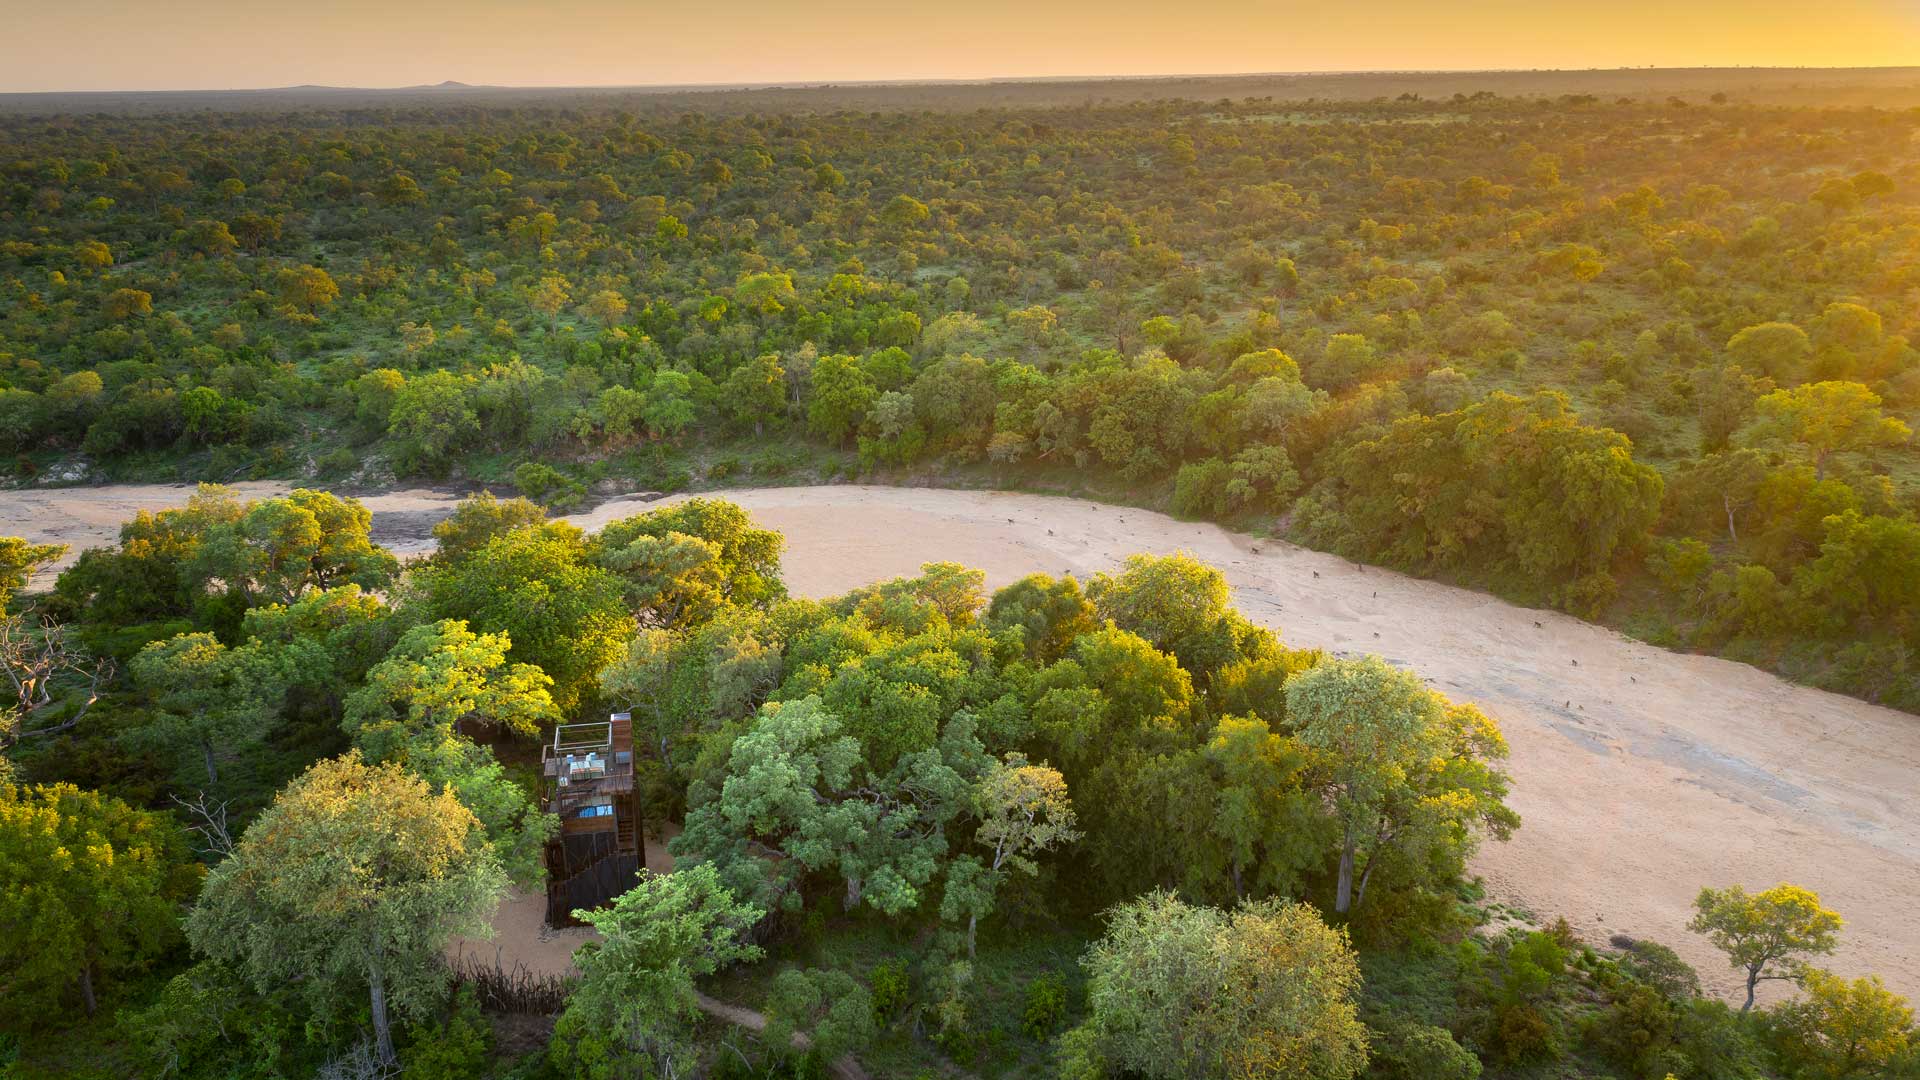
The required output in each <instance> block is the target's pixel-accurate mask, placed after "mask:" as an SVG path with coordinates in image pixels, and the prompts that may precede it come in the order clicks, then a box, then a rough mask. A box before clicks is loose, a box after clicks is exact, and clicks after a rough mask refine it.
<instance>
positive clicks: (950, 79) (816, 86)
mask: <svg viewBox="0 0 1920 1080" xmlns="http://www.w3.org/2000/svg"><path fill="white" fill-rule="evenodd" d="M1683 71H1684V72H1713V71H1725V72H1755V71H1805V72H1894V71H1920V64H1854V65H1845V64H1842V65H1820V64H1735V65H1725V64H1697V65H1685V64H1671V65H1669V64H1646V65H1620V66H1615V67H1563V68H1556V67H1533V68H1526V67H1511V68H1499V67H1491V68H1322V69H1307V70H1299V71H1219V72H1159V73H1146V74H1103V75H991V76H987V75H983V76H966V75H955V76H918V77H915V76H902V77H899V78H880V79H833V78H818V79H815V78H806V79H770V80H764V81H762V80H747V81H731V82H684V83H579V84H564V83H556V84H533V85H522V84H508V83H467V82H462V81H460V80H457V79H447V80H444V81H442V82H437V83H407V84H403V85H397V86H343V85H335V84H331V83H293V84H289V85H284V86H228V87H200V88H190V87H121V88H115V89H105V90H99V89H95V90H80V89H61V90H0V97H54V96H68V95H111V94H274V93H290V92H301V91H305V92H323V91H334V92H342V93H354V92H357V93H388V94H391V93H405V92H408V91H441V92H445V93H459V92H461V91H465V90H495V91H519V92H535V91H648V92H654V93H671V92H674V91H693V92H702V91H704V92H718V91H752V90H830V89H835V88H839V87H886V86H902V87H906V86H992V85H1019V84H1024V83H1062V82H1069V83H1070V82H1163V81H1174V80H1194V79H1212V80H1223V81H1224V80H1232V79H1271V78H1313V77H1334V76H1366V75H1566V74H1579V73H1616V72H1622V73H1623V72H1650V73H1651V72H1683Z"/></svg>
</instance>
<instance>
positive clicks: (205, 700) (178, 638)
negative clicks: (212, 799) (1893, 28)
mask: <svg viewBox="0 0 1920 1080" xmlns="http://www.w3.org/2000/svg"><path fill="white" fill-rule="evenodd" d="M285 660H286V658H285V657H283V656H282V655H281V654H279V653H278V652H276V651H275V650H271V649H267V648H263V647H261V646H259V645H257V644H252V643H250V644H248V645H243V646H241V647H239V648H234V649H230V648H228V647H227V646H225V645H223V644H221V643H220V640H219V639H218V638H216V637H214V636H213V635H212V634H207V633H194V634H177V635H175V636H174V637H172V638H169V639H168V640H166V641H156V642H154V643H152V644H150V645H148V646H147V647H146V648H144V649H142V650H140V652H139V654H138V655H136V656H135V657H134V658H133V661H132V663H131V664H129V665H128V668H129V671H130V673H131V674H132V675H133V680H134V683H135V685H137V686H139V687H140V688H141V689H142V690H143V691H145V692H146V693H147V694H149V695H150V696H151V697H152V699H153V702H154V704H155V705H156V706H157V707H158V708H159V710H160V712H159V715H158V716H157V717H156V718H155V719H154V720H153V721H152V722H151V723H150V724H149V725H148V726H147V727H146V728H145V729H143V730H142V731H140V732H139V733H138V734H137V736H136V740H137V741H138V742H141V743H146V744H149V745H154V746H160V747H165V748H168V749H172V750H175V751H177V752H179V753H180V754H181V756H183V757H186V758H188V759H189V760H191V759H192V758H194V757H197V758H198V759H199V763H200V764H201V765H202V766H203V767H204V768H205V769H206V772H207V784H208V786H210V787H211V786H214V785H217V784H219V782H220V769H219V760H220V758H222V757H230V756H232V755H233V754H234V753H235V752H236V751H239V750H242V749H245V748H247V747H250V746H257V745H259V744H260V743H261V742H263V741H264V740H265V739H266V736H267V732H268V731H269V730H270V729H271V728H272V726H273V725H274V723H275V722H277V721H278V719H279V715H280V707H281V705H282V703H283V701H284V699H285V697H286V692H287V686H288V683H289V682H290V681H291V677H292V672H291V671H289V670H288V668H287V666H286V664H285Z"/></svg>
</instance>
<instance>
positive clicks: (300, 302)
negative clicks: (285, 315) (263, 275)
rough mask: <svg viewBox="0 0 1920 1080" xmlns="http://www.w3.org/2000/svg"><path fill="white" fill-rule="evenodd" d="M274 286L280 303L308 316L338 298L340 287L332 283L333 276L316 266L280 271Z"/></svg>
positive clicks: (294, 267)
mask: <svg viewBox="0 0 1920 1080" xmlns="http://www.w3.org/2000/svg"><path fill="white" fill-rule="evenodd" d="M274 284H275V286H276V287H278V288H279V290H280V301H281V303H284V304H286V305H287V306H288V307H290V308H293V309H294V310H295V311H304V312H307V313H309V314H311V313H312V312H315V311H318V310H319V309H321V308H323V307H326V306H327V305H328V304H331V303H333V302H334V300H336V299H338V298H339V296H340V286H339V285H337V284H335V283H334V280H333V275H332V274H329V273H327V272H326V271H325V270H322V269H320V268H319V267H317V266H292V267H288V268H287V269H285V270H282V271H280V274H279V276H278V277H276V278H275V279H274Z"/></svg>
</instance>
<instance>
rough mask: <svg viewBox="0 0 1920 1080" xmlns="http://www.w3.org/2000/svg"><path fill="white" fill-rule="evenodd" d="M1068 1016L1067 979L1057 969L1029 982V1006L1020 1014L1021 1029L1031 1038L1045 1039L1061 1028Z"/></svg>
mask: <svg viewBox="0 0 1920 1080" xmlns="http://www.w3.org/2000/svg"><path fill="white" fill-rule="evenodd" d="M1066 1018H1067V980H1066V979H1065V978H1064V977H1063V976H1061V974H1060V973H1059V972H1057V971H1049V972H1047V973H1046V974H1044V975H1041V976H1039V977H1037V978H1035V979H1034V980H1033V981H1032V982H1030V983H1028V984H1027V1006H1026V1008H1025V1009H1024V1010H1022V1011H1021V1014H1020V1029H1021V1030H1022V1031H1025V1032H1026V1033H1027V1037H1028V1038H1030V1039H1036V1040H1038V1039H1044V1038H1046V1037H1047V1036H1049V1035H1052V1034H1053V1033H1054V1032H1055V1031H1058V1030H1059V1029H1060V1025H1061V1023H1062V1022H1064V1021H1065V1020H1066Z"/></svg>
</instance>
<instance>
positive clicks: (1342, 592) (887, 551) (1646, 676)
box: [0, 484, 1920, 996]
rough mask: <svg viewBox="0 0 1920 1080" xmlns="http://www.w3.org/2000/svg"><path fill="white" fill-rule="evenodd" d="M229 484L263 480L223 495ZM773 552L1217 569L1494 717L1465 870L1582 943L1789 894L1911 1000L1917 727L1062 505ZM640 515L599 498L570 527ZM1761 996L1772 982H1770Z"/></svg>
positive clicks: (1846, 964) (1008, 571)
mask: <svg viewBox="0 0 1920 1080" xmlns="http://www.w3.org/2000/svg"><path fill="white" fill-rule="evenodd" d="M241 487H242V490H243V492H244V493H246V494H248V495H265V494H273V493H276V492H278V491H280V490H282V488H281V487H280V486H278V485H272V484H257V485H241ZM190 493H191V489H190V488H187V487H167V486H152V487H147V486H122V487H101V488H70V489H63V490H36V491H20V492H0V535H24V536H27V537H29V538H31V539H35V540H40V541H60V542H64V543H69V544H73V545H74V546H75V549H76V550H77V549H78V548H80V547H83V546H88V545H93V544H99V543H106V542H110V541H111V540H112V538H113V537H114V535H115V531H116V528H117V525H118V523H119V522H120V521H121V520H123V519H125V518H127V517H130V516H131V515H132V514H133V513H134V512H135V511H136V510H139V509H157V508H161V507H165V506H171V505H177V504H178V503H180V502H182V501H184V500H185V498H186V496H187V495H188V494H190ZM724 497H726V498H729V499H733V500H734V501H737V502H739V503H740V504H741V505H743V506H745V507H746V508H747V509H749V510H750V511H752V512H753V514H754V516H755V517H756V518H758V519H759V520H760V522H761V523H762V524H764V525H766V526H767V527H770V528H774V529H778V530H780V531H781V532H783V533H785V534H786V535H787V538H788V549H787V553H786V558H785V566H786V575H787V580H788V583H789V585H790V587H791V588H792V589H793V591H794V592H796V593H798V594H802V595H809V596H823V595H831V594H834V593H838V592H842V591H845V590H846V589H848V588H851V587H853V586H856V585H862V584H866V583H868V582H872V581H876V580H881V579H884V578H888V577H893V576H897V575H901V574H910V573H913V572H914V571H915V570H916V569H917V568H918V567H919V565H920V564H921V563H923V562H927V561H930V560H935V559H946V560H952V561H955V562H961V563H965V564H967V565H970V566H977V567H980V568H981V569H983V570H985V571H986V572H987V580H988V584H989V586H999V585H1003V584H1006V583H1007V582H1010V581H1012V580H1014V579H1016V578H1018V577H1019V576H1021V575H1023V574H1026V573H1030V572H1033V571H1045V572H1047V573H1052V574H1059V573H1062V572H1068V571H1070V572H1072V573H1074V574H1076V575H1080V576H1083V577H1084V576H1086V575H1089V574H1092V573H1094V572H1097V571H1100V570H1104V569H1109V568H1111V567H1113V566H1115V565H1116V564H1118V562H1119V561H1120V560H1121V559H1123V558H1124V557H1125V556H1126V555H1128V554H1130V553H1133V552H1136V551H1147V552H1162V553H1164V552H1172V551H1178V550H1183V551H1187V552H1190V553H1192V554H1193V555H1195V556H1196V557H1198V558H1201V559H1203V560H1205V561H1207V562H1210V563H1212V564H1214V565H1216V566H1218V567H1220V568H1221V569H1222V570H1223V571H1225V573H1226V575H1227V578H1228V580H1229V581H1230V582H1231V583H1232V585H1233V587H1234V593H1235V601H1236V602H1237V603H1238V605H1239V606H1240V608H1241V610H1243V611H1244V612H1246V614H1247V615H1248V616H1249V617H1250V618H1252V619H1255V620H1257V621H1259V622H1262V623H1265V624H1266V625H1268V626H1271V627H1274V628H1275V629H1276V630H1278V631H1279V632H1280V633H1281V634H1282V636H1283V637H1284V638H1285V639H1286V640H1287V641H1288V642H1289V643H1290V644H1293V645H1296V646H1318V647H1321V648H1325V649H1328V650H1332V651H1336V652H1343V653H1350V654H1360V653H1369V652H1371V653H1378V654H1380V655H1381V656H1384V657H1386V658H1387V659H1389V660H1391V661H1393V662H1394V663H1397V664H1403V665H1406V666H1408V667H1410V668H1412V669H1414V670H1416V671H1418V672H1419V673H1421V674H1422V675H1424V676H1426V677H1427V679H1428V680H1429V682H1431V683H1432V684H1433V685H1434V686H1436V687H1437V688H1439V689H1440V690H1442V691H1444V692H1445V693H1447V694H1448V695H1450V696H1451V697H1453V698H1455V699H1457V700H1464V701H1472V702H1475V703H1477V704H1479V705H1480V706H1481V707H1482V708H1484V709H1486V711H1487V712H1488V713H1489V714H1491V715H1492V716H1493V717H1495V718H1496V719H1497V720H1498V721H1499V722H1500V725H1501V727H1502V728H1503V729H1504V730H1505V732H1506V735H1507V739H1508V741H1509V743H1510V744H1511V745H1512V749H1513V757H1512V760H1511V762H1510V763H1509V764H1510V768H1511V771H1512V773H1513V777H1514V791H1513V796H1512V799H1511V803H1512V805H1513V806H1514V808H1515V809H1517V810H1519V812H1520V813H1521V814H1522V816H1523V817H1524V819H1525V824H1524V825H1523V827H1522V828H1521V829H1520V831H1519V833H1518V834H1516V835H1515V837H1514V838H1513V840H1512V841H1510V842H1508V843H1505V844H1493V845H1489V846H1488V847H1487V848H1486V849H1485V850H1484V851H1483V852H1482V853H1481V855H1480V856H1479V857H1478V858H1477V859H1476V860H1475V862H1474V869H1475V870H1476V871H1477V872H1478V873H1480V874H1481V875H1483V876H1484V877H1485V878H1486V881H1487V883H1488V886H1489V889H1490V891H1491V893H1492V895H1493V896H1494V897H1495V898H1497V899H1500V900H1503V901H1506V902H1508V903H1510V904H1514V905H1516V906H1520V907H1523V908H1525V909H1527V910H1529V911H1531V912H1533V913H1535V914H1536V915H1538V916H1539V917H1541V918H1543V919H1549V920H1550V919H1552V918H1553V917H1555V916H1558V915H1564V916H1566V918H1567V920H1568V921H1569V922H1570V923H1572V924H1573V926H1574V927H1575V928H1576V929H1577V930H1578V931H1579V932H1580V933H1581V934H1582V935H1583V936H1585V937H1586V938H1588V939H1589V940H1592V941H1596V942H1604V941H1605V940H1606V938H1607V937H1608V936H1609V935H1612V934H1630V935H1633V936H1636V937H1646V938H1652V939H1654V940H1657V941H1661V942H1665V943H1667V944H1670V945H1672V946H1674V947H1675V948H1676V949H1678V950H1679V951H1680V952H1681V954H1682V955H1683V956H1685V957H1686V958H1687V959H1688V960H1690V961H1691V962H1693V963H1694V964H1695V965H1696V966H1697V967H1698V968H1699V969H1700V972H1701V975H1702V976H1703V977H1704V978H1705V979H1706V980H1707V981H1708V983H1709V984H1710V985H1711V986H1713V987H1714V988H1715V989H1716V990H1719V991H1721V992H1723V993H1724V992H1729V991H1730V990H1731V989H1732V988H1733V986H1734V984H1735V978H1734V974H1733V972H1731V971H1730V970H1729V969H1728V968H1727V967H1726V965H1725V961H1724V960H1722V959H1720V958H1719V956H1718V954H1717V953H1714V952H1713V951H1712V950H1711V949H1710V948H1709V947H1708V946H1706V945H1705V943H1704V942H1702V941H1701V940H1700V939H1699V938H1697V937H1695V936H1693V935H1692V934H1689V933H1687V931H1686V929H1685V924H1686V921H1687V918H1688V916H1689V914H1690V910H1689V905H1690V903H1691V901H1692V898H1693V896H1694V894H1695V893H1696V892H1698V891H1699V889H1700V887H1701V886H1702V885H1708V884H1712V885H1721V884H1729V883H1733V882H1739V883H1742V884H1745V885H1747V886H1748V887H1749V888H1764V887H1766V886H1769V885H1772V884H1774V883H1776V882H1779V881H1793V882H1796V883H1798V884H1801V885H1805V886H1807V887H1809V888H1812V889H1815V890H1817V891H1818V892H1819V893H1820V894H1821V896H1822V897H1823V898H1824V899H1825V900H1826V901H1827V903H1828V904H1829V905H1830V906H1832V907H1834V908H1837V909H1838V910H1839V911H1840V912H1841V913H1842V914H1843V915H1845V916H1846V918H1847V922H1848V925H1847V930H1846V933H1845V944H1844V945H1843V947H1842V949H1841V951H1840V953H1839V954H1838V955H1837V956H1836V957H1834V958H1833V960H1832V961H1831V965H1830V966H1832V967H1834V968H1835V969H1836V970H1839V971H1841V972H1843V973H1845V974H1849V975H1853V974H1860V973H1865V972H1878V973H1879V974H1881V975H1882V976H1883V977H1885V978H1886V980H1887V982H1888V984H1889V985H1890V986H1891V987H1893V988H1894V989H1896V990H1898V991H1900V992H1901V993H1904V994H1907V995H1909V996H1920V919H1915V918H1914V917H1913V911H1914V899H1913V898H1914V897H1916V896H1920V799H1916V798H1915V797H1914V796H1915V793H1916V791H1920V718H1916V717H1913V716H1909V715H1906V714H1904V713H1899V712H1895V711H1893V710H1890V709H1883V708H1879V707H1876V706H1872V705H1867V704H1864V703H1862V702H1859V701H1855V700H1853V699H1850V698H1845V697H1840V696H1838V695H1834V694H1828V693H1824V692H1822V691H1818V690H1810V689H1806V688H1803V687H1797V686H1794V685H1792V684H1789V683H1786V682H1784V681H1782V680H1780V679H1778V678H1775V677H1773V676H1771V675H1768V674H1766V673H1764V672H1761V671H1758V670H1755V669H1753V668H1750V667H1747V666H1745V665H1741V664H1735V663H1731V662H1728V661H1723V660H1716V659H1712V658H1708V657H1701V656H1688V655H1683V654H1679V653H1672V652H1668V651H1665V650H1662V649H1657V648H1653V647H1651V646H1648V645H1643V644H1641V643H1639V642H1635V641H1631V640H1629V639H1627V638H1624V637H1621V636H1620V635H1618V634H1615V633H1613V632H1611V631H1608V630H1605V629H1602V628H1599V627H1595V626H1591V625H1589V624H1586V623H1583V622H1580V621H1579V620H1576V619H1572V618H1569V617H1567V616H1564V615H1558V614H1555V613H1552V612H1544V611H1536V610H1530V609H1526V608H1521V607H1516V606H1514V605H1512V604H1508V603H1506V602H1504V601H1501V600H1497V599H1494V598H1492V597H1490V596H1486V595H1483V594H1480V593H1475V592H1471V591H1467V590H1463V589H1457V588H1453V587H1450V586H1446V585H1439V584H1435V583H1432V582H1426V581H1420V580H1417V579H1414V578H1409V577H1406V576H1403V575H1400V574H1396V573H1392V572H1390V571H1386V570H1379V569H1374V568H1361V567H1356V566H1355V565H1354V564H1352V563H1348V562H1346V561H1344V560H1341V559H1339V558H1336V557H1334V556H1330V555H1323V554H1319V553H1316V552H1311V551H1307V550H1304V549H1301V548H1298V547H1294V546H1292V545H1290V544H1285V543H1280V542H1275V541H1259V540H1254V539H1252V538H1249V537H1247V536H1244V535H1240V534H1236V533H1231V532H1228V531H1226V530H1224V529H1221V528H1218V527H1217V526H1212V525H1201V524H1192V523H1186V522H1179V521H1175V520H1173V519H1172V518H1168V517H1166V516H1163V515H1160V514H1154V513H1148V512H1146V511H1142V510H1131V509H1123V508H1117V507H1112V506H1105V505H1100V504H1095V503H1090V502H1087V501H1085V500H1082V499H1071V498H1058V497H1048V496H1039V495H1019V494H1007V493H997V492H977V491H941V490H933V489H918V488H874V487H853V486H839V487H816V488H770V489H750V490H743V491H734V492H728V493H725V495H724ZM364 501H365V502H366V503H367V504H368V506H369V507H370V508H371V509H372V510H373V512H374V531H375V534H376V536H377V537H378V538H379V539H381V540H382V542H384V543H388V544H389V545H390V546H393V547H395V549H396V550H399V551H402V552H419V551H423V550H425V549H426V548H427V547H428V546H430V544H431V538H430V535H429V534H428V532H427V530H428V528H430V526H431V522H432V521H433V520H436V519H437V518H438V517H439V516H441V515H443V514H445V513H446V512H447V511H448V510H450V509H451V507H452V504H453V501H454V497H453V496H450V495H447V494H444V493H440V492H433V491H394V492H388V493H382V494H379V495H374V496H371V497H367V498H365V499H364ZM647 505H651V504H649V503H647V502H645V501H643V500H614V501H612V502H608V503H605V504H602V505H601V506H599V507H597V508H596V509H594V510H593V511H592V512H590V513H587V514H583V515H580V516H578V517H576V518H575V519H574V520H575V521H577V522H578V523H579V524H581V525H582V526H585V527H587V528H596V527H598V526H600V525H603V524H605V523H606V522H608V521H610V520H613V519H615V518H618V517H623V516H626V515H628V514H631V513H637V512H639V511H640V510H642V509H644V508H645V507H646V506H647ZM1772 993H1773V994H1774V995H1778V994H1779V993H1781V991H1780V990H1779V989H1778V988H1777V985H1776V986H1775V988H1774V989H1773V990H1772Z"/></svg>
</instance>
